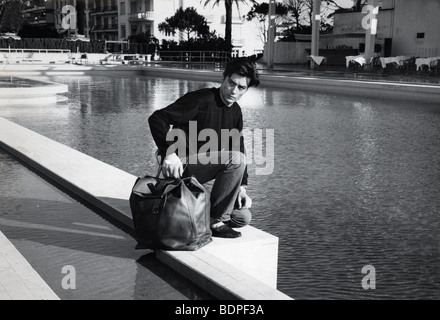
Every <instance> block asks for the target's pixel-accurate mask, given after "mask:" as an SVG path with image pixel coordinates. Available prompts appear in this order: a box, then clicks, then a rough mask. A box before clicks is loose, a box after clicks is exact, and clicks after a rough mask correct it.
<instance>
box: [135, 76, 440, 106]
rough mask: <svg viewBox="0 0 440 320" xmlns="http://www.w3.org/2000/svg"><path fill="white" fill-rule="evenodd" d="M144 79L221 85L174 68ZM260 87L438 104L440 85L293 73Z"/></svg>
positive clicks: (269, 78)
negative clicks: (204, 82) (172, 79)
mask: <svg viewBox="0 0 440 320" xmlns="http://www.w3.org/2000/svg"><path fill="white" fill-rule="evenodd" d="M141 69H142V74H144V75H147V76H156V77H157V76H159V77H168V78H174V79H185V80H198V81H201V80H205V81H217V82H221V80H222V79H223V76H222V73H221V72H216V71H206V70H187V69H176V68H158V67H142V68H141ZM260 80H261V85H262V86H266V87H275V88H285V89H295V90H305V91H314V92H326V93H333V94H346V95H354V96H361V97H374V98H379V97H380V98H381V99H383V98H390V99H399V100H413V101H414V100H416V101H427V102H438V101H440V85H435V84H428V83H427V84H421V83H404V82H386V81H374V80H361V79H338V78H330V77H328V78H325V77H318V76H317V77H314V76H298V75H295V74H294V73H293V72H292V73H290V74H289V73H284V74H260Z"/></svg>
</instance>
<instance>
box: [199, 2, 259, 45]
mask: <svg viewBox="0 0 440 320" xmlns="http://www.w3.org/2000/svg"><path fill="white" fill-rule="evenodd" d="M201 1H205V4H204V6H206V5H208V3H212V2H213V3H214V4H213V6H215V5H219V4H220V1H224V2H225V12H226V21H225V42H226V47H227V48H228V49H227V51H231V50H232V5H233V3H235V4H236V5H237V9H238V8H239V5H240V2H241V3H245V4H246V3H247V1H246V0H212V1H211V0H201ZM250 2H251V3H252V4H257V3H258V2H257V1H255V0H250Z"/></svg>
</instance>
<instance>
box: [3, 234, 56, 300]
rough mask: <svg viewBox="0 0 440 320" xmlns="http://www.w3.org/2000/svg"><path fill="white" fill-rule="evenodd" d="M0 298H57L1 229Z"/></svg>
mask: <svg viewBox="0 0 440 320" xmlns="http://www.w3.org/2000/svg"><path fill="white" fill-rule="evenodd" d="M0 300H59V297H58V296H57V295H56V294H55V292H53V291H52V289H51V288H50V287H49V286H48V285H47V284H46V282H45V281H44V280H43V279H42V278H41V277H40V275H39V274H38V273H37V272H36V271H35V270H34V269H33V268H32V266H31V265H30V264H29V263H28V262H27V261H26V259H25V258H24V257H23V256H22V255H21V254H20V252H18V250H17V249H16V248H15V247H14V245H13V244H12V243H11V242H10V241H9V240H8V239H7V238H6V237H5V235H4V234H3V233H2V232H1V231H0Z"/></svg>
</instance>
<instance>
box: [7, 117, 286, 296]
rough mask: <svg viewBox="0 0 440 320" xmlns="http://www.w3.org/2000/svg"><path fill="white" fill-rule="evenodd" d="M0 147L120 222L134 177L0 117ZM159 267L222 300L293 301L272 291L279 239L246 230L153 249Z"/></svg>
mask: <svg viewBox="0 0 440 320" xmlns="http://www.w3.org/2000/svg"><path fill="white" fill-rule="evenodd" d="M0 147H2V148H4V149H5V150H7V151H9V152H10V153H11V154H13V155H15V156H16V157H18V158H19V159H21V160H23V161H25V162H27V163H28V164H29V165H31V166H33V167H34V168H36V169H37V170H38V171H40V172H41V173H43V174H44V175H46V176H48V177H49V178H51V179H53V180H54V181H56V182H57V183H60V184H61V185H63V186H64V187H66V188H68V189H69V190H71V191H72V192H74V193H75V194H77V195H78V196H80V197H82V198H83V199H85V200H87V201H88V202H90V203H91V204H93V205H95V206H96V207H98V208H100V209H102V210H104V211H105V212H107V213H108V214H110V215H111V216H113V217H115V218H116V219H118V220H119V221H121V222H123V223H124V224H126V225H128V226H130V227H133V221H132V218H131V210H130V206H129V201H128V199H129V197H130V194H131V189H132V187H133V185H134V183H135V181H136V179H137V177H136V176H133V175H131V174H129V173H127V172H125V171H122V170H120V169H118V168H115V167H113V166H110V165H108V164H106V163H103V162H101V161H99V160H97V159H94V158H92V157H90V156H88V155H85V154H83V153H81V152H79V151H76V150H74V149H72V148H69V147H67V146H65V145H62V144H60V143H58V142H56V141H53V140H51V139H48V138H46V137H44V136H42V135H40V134H38V133H36V132H33V131H31V130H29V129H26V128H24V127H22V126H19V125H17V124H15V123H13V122H11V121H9V120H7V119H4V118H1V117H0ZM156 254H157V256H158V258H159V259H161V260H162V261H163V262H164V263H167V264H169V265H170V266H171V267H172V268H174V269H175V270H177V271H178V272H181V273H182V274H183V275H184V276H186V277H188V278H189V279H190V280H193V281H194V282H195V283H196V284H198V285H199V286H200V287H202V288H203V289H204V290H206V291H207V292H210V293H212V294H213V295H214V296H216V297H217V298H220V299H223V298H225V297H227V298H231V299H232V298H235V299H292V298H290V297H289V296H287V295H285V294H283V293H282V292H280V291H278V290H276V275H277V265H278V264H277V259H278V238H277V237H274V236H272V235H270V234H268V233H266V232H264V231H261V230H258V229H256V228H253V227H251V226H248V227H246V228H243V236H242V237H241V238H240V239H234V240H232V241H231V239H218V238H214V241H213V242H212V243H210V244H208V245H207V246H205V247H203V248H201V249H200V250H198V251H196V252H187V251H185V252H182V251H181V252H179V251H158V252H157V253H156Z"/></svg>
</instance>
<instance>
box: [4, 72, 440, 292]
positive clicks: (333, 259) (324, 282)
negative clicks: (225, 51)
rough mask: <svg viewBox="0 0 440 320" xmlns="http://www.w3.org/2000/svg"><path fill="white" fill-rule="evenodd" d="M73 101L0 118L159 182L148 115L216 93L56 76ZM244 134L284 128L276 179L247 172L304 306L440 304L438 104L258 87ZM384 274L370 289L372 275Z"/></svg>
mask: <svg viewBox="0 0 440 320" xmlns="http://www.w3.org/2000/svg"><path fill="white" fill-rule="evenodd" d="M51 80H53V81H56V82H61V83H66V84H68V85H69V94H68V95H69V100H68V101H67V102H64V103H59V104H57V105H54V106H51V107H46V108H43V107H42V106H35V110H34V109H30V108H28V107H23V108H26V109H25V111H23V110H24V109H23V108H21V107H20V108H17V107H14V109H12V108H5V107H2V108H1V109H0V116H3V115H4V116H6V117H7V118H8V119H11V120H12V121H15V122H17V123H19V124H22V125H24V126H26V127H28V128H31V129H33V130H35V131H37V132H40V133H42V134H44V135H46V136H48V137H50V138H52V139H54V140H57V141H60V142H62V143H65V144H67V145H69V146H71V147H73V148H75V149H78V150H80V151H82V152H84V153H86V154H89V155H91V156H93V157H96V158H98V159H100V160H103V161H104V162H107V163H110V164H112V165H114V166H116V167H119V168H121V169H123V170H125V171H128V172H130V173H132V174H134V175H144V174H146V173H150V174H151V173H154V172H155V162H154V151H155V149H156V147H155V145H154V142H153V140H152V138H151V134H150V132H149V127H148V122H147V119H148V116H149V115H150V114H151V113H152V112H153V111H154V110H156V109H159V108H162V107H165V106H166V105H168V104H169V103H171V102H173V101H174V100H175V99H177V98H178V97H180V96H181V95H183V94H185V93H186V92H188V91H191V90H195V89H197V88H201V87H206V86H207V87H212V86H217V85H218V83H213V82H195V81H182V80H172V79H166V78H153V77H151V78H150V77H141V76H136V77H132V78H124V77H119V76H115V77H69V78H65V77H53V78H52V79H51ZM241 105H242V107H243V114H244V119H245V128H247V129H250V130H253V129H255V128H260V129H262V130H265V129H274V136H275V150H274V152H275V155H274V159H275V163H274V171H273V173H272V174H270V175H259V176H256V175H254V173H255V164H250V165H249V172H250V173H251V176H250V178H249V183H250V185H249V192H250V194H251V195H252V197H253V199H254V201H253V206H254V208H253V212H254V221H253V225H254V226H256V227H258V228H261V229H263V230H265V231H267V232H270V233H273V234H275V235H277V236H278V237H279V238H280V252H279V275H278V288H279V289H280V290H281V291H283V292H285V293H287V294H289V295H290V296H292V297H294V298H297V299H316V298H324V299H339V298H351V299H359V298H362V299H379V298H410V299H411V298H430V299H432V298H436V299H438V298H440V270H439V269H438V266H439V263H440V249H439V248H440V234H439V232H438V230H439V228H440V215H439V213H440V196H439V185H438V181H440V160H439V159H440V132H439V128H440V112H439V110H440V105H439V104H420V103H413V102H402V101H398V102H397V101H390V100H379V99H367V98H365V99H363V98H353V97H347V96H343V95H336V94H334V95H332V94H320V93H311V92H301V91H295V90H283V89H279V90H277V89H267V88H264V87H261V88H256V89H255V88H251V89H250V91H249V92H248V93H247V95H245V97H244V98H243V100H242V101H241ZM365 265H372V266H374V267H375V269H376V277H377V279H376V289H374V290H364V289H363V288H362V286H361V281H362V278H363V276H364V274H362V268H363V266H365Z"/></svg>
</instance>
